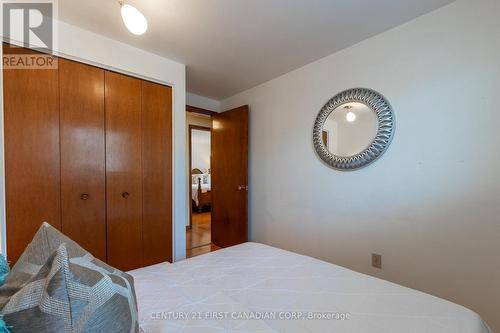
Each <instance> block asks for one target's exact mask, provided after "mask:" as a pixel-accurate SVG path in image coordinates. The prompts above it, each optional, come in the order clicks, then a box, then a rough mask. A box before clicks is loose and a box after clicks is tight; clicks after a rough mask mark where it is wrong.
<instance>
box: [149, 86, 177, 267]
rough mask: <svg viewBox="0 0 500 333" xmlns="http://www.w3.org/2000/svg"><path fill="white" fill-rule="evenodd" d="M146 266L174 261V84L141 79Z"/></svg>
mask: <svg viewBox="0 0 500 333" xmlns="http://www.w3.org/2000/svg"><path fill="white" fill-rule="evenodd" d="M142 138H143V140H142V144H143V153H142V154H143V158H142V161H143V162H142V163H143V240H144V262H143V265H144V266H149V265H154V264H158V263H161V262H165V261H170V262H171V261H172V88H170V87H165V86H162V85H159V84H155V83H151V82H146V81H143V82H142Z"/></svg>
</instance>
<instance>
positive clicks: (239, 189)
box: [238, 185, 248, 191]
mask: <svg viewBox="0 0 500 333" xmlns="http://www.w3.org/2000/svg"><path fill="white" fill-rule="evenodd" d="M238 191H248V186H245V185H238Z"/></svg>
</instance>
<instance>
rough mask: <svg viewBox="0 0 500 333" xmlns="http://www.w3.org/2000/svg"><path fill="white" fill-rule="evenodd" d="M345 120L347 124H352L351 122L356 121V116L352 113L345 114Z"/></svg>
mask: <svg viewBox="0 0 500 333" xmlns="http://www.w3.org/2000/svg"><path fill="white" fill-rule="evenodd" d="M345 118H346V119H347V121H348V122H350V123H352V122H353V121H356V114H355V113H354V112H347V114H346V115H345Z"/></svg>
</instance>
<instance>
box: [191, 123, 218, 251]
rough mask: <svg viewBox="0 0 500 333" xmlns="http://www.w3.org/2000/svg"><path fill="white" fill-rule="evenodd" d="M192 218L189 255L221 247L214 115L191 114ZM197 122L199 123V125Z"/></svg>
mask: <svg viewBox="0 0 500 333" xmlns="http://www.w3.org/2000/svg"><path fill="white" fill-rule="evenodd" d="M188 123H189V125H188V126H189V131H188V144H189V170H190V175H191V188H190V196H191V200H190V217H189V225H188V228H187V230H186V255H187V257H188V258H191V257H194V256H197V255H200V254H203V253H207V252H210V251H213V250H216V249H218V247H216V246H215V245H213V244H212V237H211V226H212V216H211V211H212V179H211V133H212V120H211V118H210V116H207V115H199V114H188ZM195 124H196V125H195Z"/></svg>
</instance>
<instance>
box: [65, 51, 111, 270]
mask: <svg viewBox="0 0 500 333" xmlns="http://www.w3.org/2000/svg"><path fill="white" fill-rule="evenodd" d="M59 82H60V114H61V206H62V207H61V208H62V209H61V213H62V231H63V232H64V233H65V234H66V235H67V236H68V237H70V238H71V239H73V240H74V241H76V242H77V243H78V244H80V245H81V246H82V247H83V248H85V249H86V250H87V251H89V252H90V253H92V255H94V256H95V257H96V258H99V259H101V260H103V261H106V183H105V182H106V180H105V175H106V173H105V140H104V70H102V69H99V68H96V67H92V66H88V65H84V64H81V63H77V62H73V61H69V60H64V59H61V60H60V61H59Z"/></svg>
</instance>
